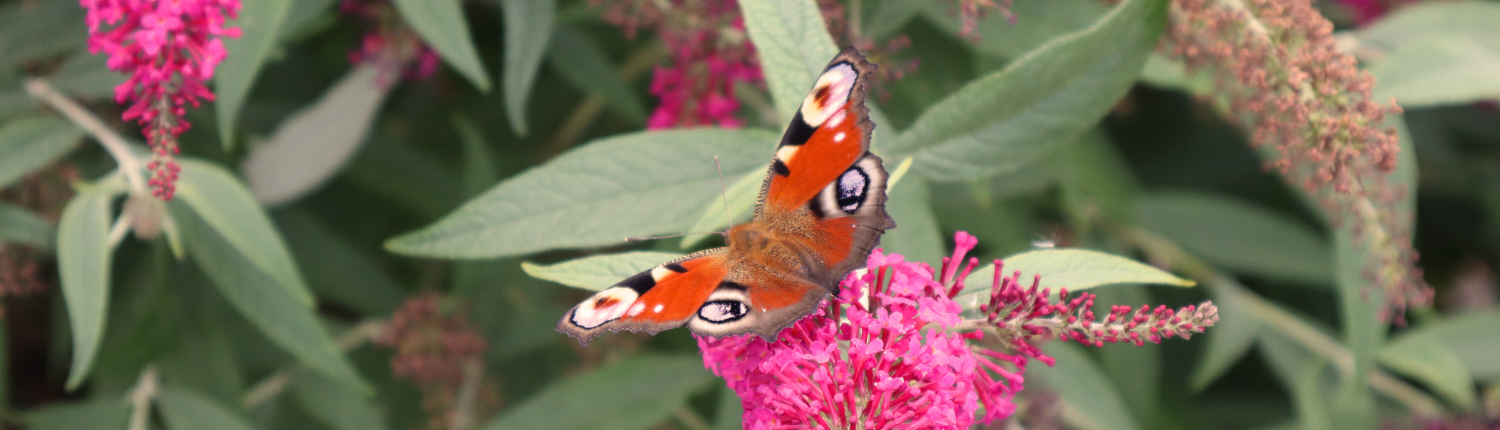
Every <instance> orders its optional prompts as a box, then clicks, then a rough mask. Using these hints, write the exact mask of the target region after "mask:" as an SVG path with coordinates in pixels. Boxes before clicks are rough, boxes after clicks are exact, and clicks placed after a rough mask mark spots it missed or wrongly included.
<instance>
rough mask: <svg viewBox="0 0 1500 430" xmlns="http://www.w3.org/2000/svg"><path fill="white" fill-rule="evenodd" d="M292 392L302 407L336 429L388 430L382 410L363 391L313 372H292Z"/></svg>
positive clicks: (315, 417)
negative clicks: (371, 402)
mask: <svg viewBox="0 0 1500 430" xmlns="http://www.w3.org/2000/svg"><path fill="white" fill-rule="evenodd" d="M292 395H293V396H295V397H296V399H297V404H299V405H301V406H302V410H303V411H305V412H307V414H308V415H311V416H312V417H313V418H314V419H317V420H318V421H319V422H322V423H323V424H326V425H328V427H330V428H332V429H334V430H386V429H388V428H390V427H389V426H386V424H385V420H384V419H383V418H382V417H381V413H380V411H379V410H377V409H375V406H374V405H371V404H370V401H369V400H368V399H366V398H365V396H363V395H361V394H360V393H359V391H355V390H352V389H350V388H349V386H347V385H344V384H340V383H339V382H338V381H335V380H332V379H328V378H327V377H324V376H323V375H319V374H317V373H313V372H296V373H294V374H293V375H292Z"/></svg>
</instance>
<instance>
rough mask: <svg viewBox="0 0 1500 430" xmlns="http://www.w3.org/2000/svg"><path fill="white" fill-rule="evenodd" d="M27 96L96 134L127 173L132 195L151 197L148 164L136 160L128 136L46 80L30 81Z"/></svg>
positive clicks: (97, 138)
mask: <svg viewBox="0 0 1500 430" xmlns="http://www.w3.org/2000/svg"><path fill="white" fill-rule="evenodd" d="M26 93H27V94H30V95H31V98H34V99H37V100H38V101H41V102H43V103H46V104H47V105H48V106H51V107H52V108H53V109H56V110H57V111H58V112H59V113H61V114H63V116H65V117H67V118H68V120H69V121H72V122H73V124H76V125H78V126H79V127H81V128H83V130H84V131H87V132H88V133H89V134H90V135H93V136H94V139H95V140H98V141H99V144H100V145H102V146H104V150H105V151H108V152H109V155H110V156H112V157H114V158H115V163H117V164H119V166H120V171H121V172H123V173H124V174H125V180H126V182H128V183H130V193H131V194H135V195H151V193H150V191H148V190H147V189H146V178H145V177H144V176H141V168H142V167H144V164H143V163H141V160H140V159H139V158H136V156H135V153H134V152H133V151H131V149H130V144H128V143H126V141H125V138H124V137H122V136H120V134H119V133H116V132H115V130H114V129H112V128H109V126H108V125H106V124H104V121H103V120H101V119H99V117H98V116H96V115H94V114H93V113H92V112H89V111H88V109H84V108H83V106H81V105H79V104H78V102H75V101H73V99H71V98H68V96H66V95H64V94H62V93H60V92H58V91H57V89H56V88H54V87H53V86H52V84H49V83H47V80H46V79H42V78H31V79H27V80H26Z"/></svg>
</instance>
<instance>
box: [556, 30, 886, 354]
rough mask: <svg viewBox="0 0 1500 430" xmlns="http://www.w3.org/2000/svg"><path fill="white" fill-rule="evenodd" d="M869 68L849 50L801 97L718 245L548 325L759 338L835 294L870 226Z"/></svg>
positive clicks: (865, 244) (876, 207) (876, 169)
mask: <svg viewBox="0 0 1500 430" xmlns="http://www.w3.org/2000/svg"><path fill="white" fill-rule="evenodd" d="M874 71H875V65H873V64H870V63H869V62H868V61H865V57H864V56H863V55H860V53H859V52H858V51H856V50H854V49H853V48H850V49H847V50H844V52H842V53H839V54H838V55H837V56H835V57H834V58H833V61H831V62H830V63H829V64H828V67H827V68H825V69H824V70H823V73H822V75H820V76H819V77H818V80H817V82H816V83H815V84H814V85H813V88H812V90H811V91H809V92H808V94H807V98H805V99H803V101H802V106H801V107H800V108H798V109H797V113H796V115H794V116H793V117H792V122H791V124H790V125H788V126H787V129H786V134H784V135H783V136H782V138H781V144H780V145H779V146H777V148H776V154H775V156H774V157H772V159H771V167H770V169H769V171H768V172H766V179H765V182H763V183H762V184H761V188H760V198H759V200H758V201H757V203H756V207H755V217H754V218H753V219H752V221H751V222H749V223H745V224H740V225H736V226H733V227H731V228H730V229H729V231H728V233H727V234H726V235H725V241H726V242H727V245H728V246H725V247H722V248H714V249H708V250H704V251H699V252H696V253H693V254H691V255H688V256H685V257H682V258H679V259H676V260H673V261H670V262H667V263H664V264H662V265H660V266H656V267H654V268H652V269H651V270H647V271H645V272H642V273H640V274H637V275H635V276H631V277H629V278H625V280H623V281H620V282H619V283H618V284H616V285H614V286H611V287H609V288H607V289H605V290H603V291H600V292H599V293H598V294H594V296H593V297H589V298H588V300H584V301H583V303H579V304H578V305H577V306H574V307H573V309H571V310H569V311H568V313H567V314H566V315H564V316H563V318H562V320H561V321H558V323H557V330H558V331H561V332H563V333H567V334H569V335H571V336H573V337H575V338H577V339H578V341H579V342H581V343H584V344H587V343H588V341H589V339H592V338H593V337H594V336H597V335H598V334H599V333H601V332H603V331H604V330H611V331H618V330H631V331H639V330H645V331H647V332H650V333H653V334H655V333H656V332H659V331H662V330H666V329H670V328H676V327H681V326H682V325H684V324H686V325H687V326H688V329H690V330H692V331H693V332H695V333H700V334H706V335H712V336H726V335H733V334H740V333H750V332H753V333H757V334H759V335H761V337H764V338H766V339H767V340H773V339H775V338H776V334H777V333H778V332H780V331H781V329H783V328H786V327H787V326H789V325H791V324H792V323H794V322H796V321H797V320H798V319H799V318H801V317H802V316H804V315H807V314H808V313H810V312H812V310H813V309H814V308H816V307H817V305H818V303H819V302H821V301H822V300H823V298H825V297H828V295H829V294H830V293H833V292H837V291H838V282H839V280H840V279H841V278H843V277H844V275H846V274H848V273H849V272H850V271H852V270H854V269H855V268H857V267H859V266H860V265H861V264H863V263H864V261H865V257H866V256H867V255H869V253H870V250H872V249H874V248H875V245H876V244H877V243H878V242H879V241H880V235H881V234H883V233H885V231H886V230H887V229H892V228H895V227H896V223H895V221H893V220H891V217H890V215H887V214H886V212H885V200H886V193H885V187H886V179H887V176H888V175H887V173H886V171H885V168H884V167H882V166H881V160H880V157H877V156H875V154H871V153H870V151H869V149H870V131H871V130H872V129H873V128H874V127H875V125H874V123H871V122H870V118H869V109H867V108H866V107H865V105H864V102H865V87H866V85H867V83H868V81H869V79H870V74H871V73H872V72H874Z"/></svg>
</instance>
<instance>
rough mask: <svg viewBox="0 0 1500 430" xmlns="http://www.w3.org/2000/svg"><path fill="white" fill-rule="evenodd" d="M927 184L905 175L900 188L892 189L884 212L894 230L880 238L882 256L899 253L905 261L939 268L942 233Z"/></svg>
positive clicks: (941, 257) (917, 178)
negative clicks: (925, 263)
mask: <svg viewBox="0 0 1500 430" xmlns="http://www.w3.org/2000/svg"><path fill="white" fill-rule="evenodd" d="M929 194H930V191H929V190H928V188H927V181H925V180H923V179H922V178H921V177H918V176H917V175H906V176H905V179H902V180H901V183H900V184H899V186H895V187H891V189H890V199H889V200H886V202H885V209H886V211H888V212H889V213H890V215H891V219H894V220H896V228H895V229H892V230H889V231H886V232H885V235H884V236H882V237H881V238H880V246H881V247H883V248H885V252H895V253H901V254H903V255H905V256H906V260H907V261H923V262H927V263H928V264H939V266H941V264H940V263H941V262H942V259H943V253H944V252H943V243H944V241H943V232H942V230H940V229H939V228H938V224H937V217H936V216H934V215H933V213H932V201H931V200H930V199H929V197H928V195H929Z"/></svg>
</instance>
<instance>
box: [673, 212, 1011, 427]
mask: <svg viewBox="0 0 1500 430" xmlns="http://www.w3.org/2000/svg"><path fill="white" fill-rule="evenodd" d="M965 237H967V239H968V240H967V241H965ZM974 243H976V241H974V240H973V236H967V234H965V233H960V241H959V247H958V249H957V250H956V251H955V252H954V255H955V259H960V260H961V259H962V256H963V254H965V253H967V252H968V251H969V250H970V249H972V248H973V246H974ZM868 267H869V270H868V272H867V273H862V274H861V273H857V272H856V273H855V274H851V275H850V276H848V277H846V278H845V279H844V281H843V282H842V283H840V290H839V293H838V295H837V296H836V297H834V298H833V299H832V300H830V302H829V304H828V305H827V306H825V307H823V308H821V309H819V310H817V311H816V312H814V313H813V314H812V315H810V316H808V317H806V318H803V319H802V320H801V321H798V322H797V323H796V324H794V325H792V326H791V327H789V328H787V329H785V330H783V331H782V332H781V334H780V335H779V336H778V337H777V340H776V341H775V342H767V341H765V340H764V339H762V338H760V337H759V336H754V335H746V336H740V337H725V338H717V339H716V338H712V337H704V336H700V337H698V345H699V346H700V347H701V349H702V350H703V362H704V365H705V366H706V367H708V368H709V369H711V370H713V371H714V373H715V374H717V375H719V376H721V377H723V378H724V379H725V381H726V382H727V383H728V384H729V387H730V388H732V389H734V391H735V392H736V393H738V394H739V396H740V399H741V403H742V404H743V405H744V407H745V415H744V419H745V428H749V429H792V428H810V427H819V428H839V429H852V428H861V429H895V428H922V429H928V428H935V429H966V428H969V426H970V425H972V424H973V423H974V421H975V420H976V418H977V419H979V420H982V421H985V422H989V421H994V420H998V419H1004V418H1005V417H1008V416H1010V414H1011V413H1013V412H1014V411H1015V405H1014V404H1013V403H1011V400H1012V398H1013V397H1014V396H1015V393H1016V392H1017V391H1020V389H1021V384H1022V382H1024V378H1022V376H1021V372H1023V371H1024V370H1025V366H1026V358H1025V357H1021V356H1018V355H1008V354H1001V353H997V352H994V351H985V350H982V349H980V348H977V347H974V346H971V345H969V344H968V342H967V340H968V339H977V338H979V337H981V335H980V334H979V332H973V333H959V332H956V331H952V330H951V329H953V328H954V327H955V326H957V325H958V324H959V323H960V322H961V321H962V320H961V317H960V313H961V312H962V309H961V308H960V307H959V305H958V303H956V302H954V301H953V299H952V294H951V293H952V292H953V290H952V288H951V287H950V285H954V284H955V282H954V280H955V277H954V275H955V273H954V271H953V270H945V271H944V272H943V273H942V275H941V277H940V278H936V279H935V278H934V271H933V270H932V268H931V267H929V266H927V265H926V264H923V263H911V262H906V261H904V257H903V256H901V255H900V254H889V255H887V254H884V253H882V252H881V251H880V250H876V251H875V252H874V253H872V254H871V255H870V257H869V260H868ZM995 359H998V360H1001V361H1006V362H1009V363H1011V367H1012V368H1013V369H1012V368H1006V367H1004V366H1001V365H998V364H996V363H995V362H994V361H991V360H995ZM992 373H993V374H992ZM995 375H998V376H999V377H998V378H997V377H996V376H995ZM981 405H982V407H983V408H982V409H983V411H982V415H981Z"/></svg>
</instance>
